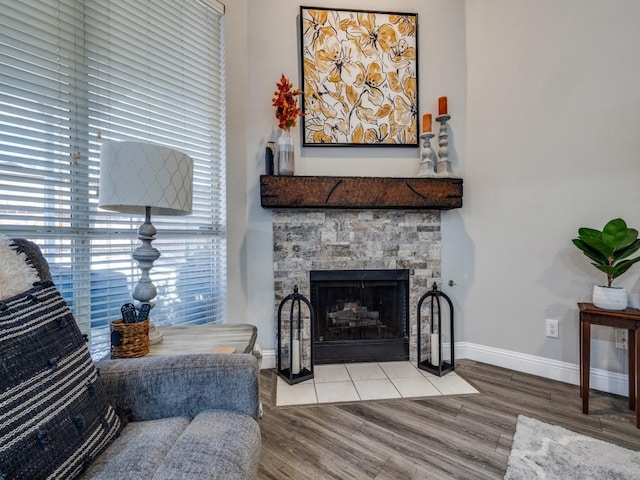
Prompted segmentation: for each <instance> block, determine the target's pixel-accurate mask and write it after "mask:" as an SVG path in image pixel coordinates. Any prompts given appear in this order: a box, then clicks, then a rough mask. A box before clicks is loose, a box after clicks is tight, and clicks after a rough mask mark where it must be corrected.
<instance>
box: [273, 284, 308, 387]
mask: <svg viewBox="0 0 640 480" xmlns="http://www.w3.org/2000/svg"><path fill="white" fill-rule="evenodd" d="M287 303H291V306H290V308H289V309H287V310H285V309H284V307H285V305H286V304H287ZM303 303H304V304H305V305H306V306H307V309H308V311H309V316H308V322H306V321H305V319H303V318H302V304H303ZM283 311H284V312H286V313H285V317H284V318H283V315H282V314H283ZM287 313H288V318H286V316H287ZM313 323H314V314H313V307H312V306H311V302H309V300H307V299H306V298H305V297H304V295H301V294H300V293H298V286H297V285H296V286H295V287H294V288H293V293H292V294H290V295H287V296H286V297H285V298H284V299H282V302H280V307H278V366H277V367H278V375H279V376H280V377H281V378H282V379H283V380H284V381H286V382H287V383H288V384H289V385H293V384H295V383H300V382H304V381H305V380H310V379H312V378H313V342H312V341H311V332H312V328H313Z"/></svg>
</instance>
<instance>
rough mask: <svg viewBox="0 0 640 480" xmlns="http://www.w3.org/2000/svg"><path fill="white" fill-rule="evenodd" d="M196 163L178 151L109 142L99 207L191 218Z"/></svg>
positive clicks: (102, 155)
mask: <svg viewBox="0 0 640 480" xmlns="http://www.w3.org/2000/svg"><path fill="white" fill-rule="evenodd" d="M192 198H193V160H192V159H191V157H189V155H186V154H184V153H182V152H179V151H177V150H173V149H171V148H168V147H164V146H162V145H154V144H151V143H142V142H116V141H111V140H105V141H103V142H102V148H101V150H100V198H99V206H100V208H103V209H105V210H111V211H114V212H121V213H143V214H144V213H145V207H151V214H154V215H189V214H190V213H191V210H192Z"/></svg>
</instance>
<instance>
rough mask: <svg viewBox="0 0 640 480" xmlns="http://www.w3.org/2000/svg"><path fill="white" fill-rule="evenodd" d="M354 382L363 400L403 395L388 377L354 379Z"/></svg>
mask: <svg viewBox="0 0 640 480" xmlns="http://www.w3.org/2000/svg"><path fill="white" fill-rule="evenodd" d="M353 384H354V385H355V386H356V390H357V391H358V395H360V399H361V400H382V399H389V398H401V397H402V395H400V392H398V390H397V389H396V387H394V386H393V383H392V382H391V380H389V379H388V378H378V379H375V380H354V381H353Z"/></svg>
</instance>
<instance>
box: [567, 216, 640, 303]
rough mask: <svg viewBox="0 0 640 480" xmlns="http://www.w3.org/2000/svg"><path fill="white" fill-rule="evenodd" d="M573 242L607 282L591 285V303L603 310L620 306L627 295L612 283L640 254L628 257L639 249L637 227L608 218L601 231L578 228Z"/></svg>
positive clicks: (626, 300)
mask: <svg viewBox="0 0 640 480" xmlns="http://www.w3.org/2000/svg"><path fill="white" fill-rule="evenodd" d="M572 241H573V244H574V245H575V246H576V247H578V248H579V249H580V250H582V252H583V253H584V254H585V255H586V256H587V257H589V258H590V259H591V260H592V263H591V264H592V265H593V266H594V267H596V268H597V269H598V270H600V271H602V272H604V273H605V274H606V275H607V285H606V286H604V285H595V286H594V287H593V304H594V305H595V306H596V307H599V308H604V309H606V310H624V309H625V308H627V303H628V297H627V292H626V290H625V289H624V288H620V287H613V286H612V283H613V280H614V279H615V278H618V277H619V276H620V275H622V274H623V273H625V272H626V271H627V270H629V268H630V267H631V266H632V265H633V264H634V263H636V262H638V261H640V256H638V257H635V258H629V257H631V255H633V254H634V253H635V252H637V251H638V250H640V239H638V230H636V229H635V228H628V227H627V223H626V222H625V221H624V220H623V219H621V218H615V219H613V220H611V221H610V222H608V223H607V224H606V225H605V226H604V228H603V229H602V231H600V230H596V229H593V228H580V229H579V230H578V238H574V239H573V240H572Z"/></svg>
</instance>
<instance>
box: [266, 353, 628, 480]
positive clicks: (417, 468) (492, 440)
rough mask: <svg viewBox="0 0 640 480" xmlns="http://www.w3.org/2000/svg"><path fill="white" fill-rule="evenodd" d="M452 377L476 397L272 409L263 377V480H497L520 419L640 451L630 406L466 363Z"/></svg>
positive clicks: (270, 376)
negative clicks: (585, 410)
mask: <svg viewBox="0 0 640 480" xmlns="http://www.w3.org/2000/svg"><path fill="white" fill-rule="evenodd" d="M456 372H457V373H458V374H459V375H460V376H462V377H463V378H464V379H465V380H467V381H468V382H469V383H471V384H472V385H473V386H474V387H475V388H477V389H478V390H479V391H480V393H479V394H474V395H458V396H445V397H432V398H424V399H415V400H406V399H402V400H380V401H369V402H358V403H349V404H333V405H313V406H303V407H300V406H292V407H276V406H275V398H274V395H275V376H274V375H275V374H274V371H273V370H263V371H262V372H261V378H260V385H261V397H262V403H263V407H264V416H263V418H262V420H261V421H260V428H261V430H262V453H261V458H260V467H259V471H258V479H260V480H267V479H270V480H288V479H292V480H320V479H336V480H348V479H351V480H366V479H376V480H404V479H421V480H422V479H437V480H441V479H443V480H444V479H451V478H458V479H465V480H472V479H502V478H503V476H504V474H505V472H506V468H507V459H508V458H509V452H510V450H511V444H512V442H513V435H514V433H515V427H516V419H517V416H518V415H519V414H522V415H526V416H529V417H532V418H536V419H538V420H541V421H543V422H547V423H551V424H555V425H560V426H562V427H565V428H568V429H570V430H573V431H576V432H579V433H583V434H585V435H590V436H592V437H594V438H599V439H601V440H605V441H608V442H611V443H614V444H616V445H620V446H622V447H626V448H630V449H633V450H638V451H640V430H638V429H636V428H635V414H634V413H633V412H631V411H630V410H628V408H627V407H628V400H627V398H626V397H618V396H615V395H609V394H604V393H601V392H596V391H592V392H591V397H590V404H589V406H590V415H583V414H582V408H581V400H580V393H579V389H578V387H577V386H575V385H568V384H566V383H561V382H556V381H553V380H547V379H544V378H541V377H536V376H533V375H527V374H523V373H519V372H514V371H512V370H507V369H504V368H499V367H494V366H490V365H486V364H482V363H478V362H474V361H471V360H460V361H459V362H458V363H457V368H456Z"/></svg>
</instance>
